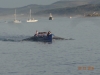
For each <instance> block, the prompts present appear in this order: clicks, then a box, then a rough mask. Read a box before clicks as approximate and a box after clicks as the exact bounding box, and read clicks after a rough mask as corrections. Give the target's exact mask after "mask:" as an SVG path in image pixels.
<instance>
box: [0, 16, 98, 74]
mask: <svg viewBox="0 0 100 75" xmlns="http://www.w3.org/2000/svg"><path fill="white" fill-rule="evenodd" d="M38 20H39V21H38V22H36V23H27V22H26V21H25V20H23V21H22V23H20V24H14V23H13V22H11V21H9V20H7V22H6V23H5V22H4V21H2V20H1V21H0V75H100V18H99V17H84V18H83V17H72V18H71V19H70V18H68V17H55V18H54V20H48V18H38ZM36 30H37V31H43V32H44V31H51V32H52V33H53V34H54V35H55V36H59V37H63V38H66V39H69V38H72V39H74V40H53V42H52V43H51V44H48V43H43V42H30V41H21V40H22V39H25V38H28V37H31V36H33V35H34V34H35V31H36Z"/></svg>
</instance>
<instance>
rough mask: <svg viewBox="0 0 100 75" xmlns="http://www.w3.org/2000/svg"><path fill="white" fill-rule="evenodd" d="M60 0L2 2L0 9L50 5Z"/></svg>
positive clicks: (0, 2)
mask: <svg viewBox="0 0 100 75" xmlns="http://www.w3.org/2000/svg"><path fill="white" fill-rule="evenodd" d="M56 1H59V0H0V8H2V7H3V8H14V7H22V6H26V5H29V4H41V5H48V4H51V3H54V2H56Z"/></svg>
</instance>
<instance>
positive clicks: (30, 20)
mask: <svg viewBox="0 0 100 75" xmlns="http://www.w3.org/2000/svg"><path fill="white" fill-rule="evenodd" d="M37 21H38V20H35V19H34V18H33V19H32V18H31V9H30V19H28V20H27V22H37Z"/></svg>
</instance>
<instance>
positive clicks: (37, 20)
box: [27, 19, 38, 22]
mask: <svg viewBox="0 0 100 75" xmlns="http://www.w3.org/2000/svg"><path fill="white" fill-rule="evenodd" d="M37 21H38V20H31V19H30V20H27V22H37Z"/></svg>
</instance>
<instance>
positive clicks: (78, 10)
mask: <svg viewBox="0 0 100 75" xmlns="http://www.w3.org/2000/svg"><path fill="white" fill-rule="evenodd" d="M93 12H98V13H99V12H100V5H99V4H94V5H93V4H88V5H82V6H77V7H65V8H58V9H51V10H45V11H41V12H37V13H35V15H44V14H49V13H52V14H54V15H58V16H68V15H86V14H89V13H93Z"/></svg>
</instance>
